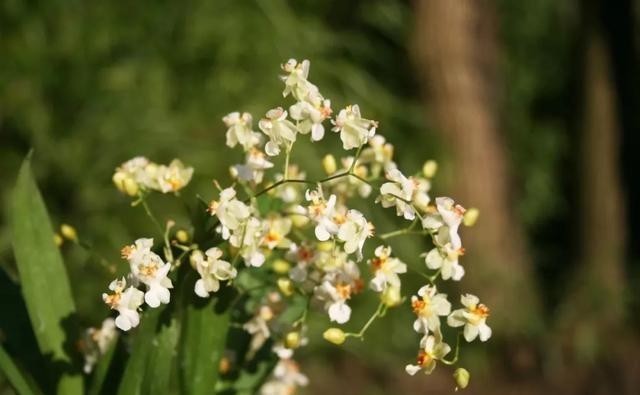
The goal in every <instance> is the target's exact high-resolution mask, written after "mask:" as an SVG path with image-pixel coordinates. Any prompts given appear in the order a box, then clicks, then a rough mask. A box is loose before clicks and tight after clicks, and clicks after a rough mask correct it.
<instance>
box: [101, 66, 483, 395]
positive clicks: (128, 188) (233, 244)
mask: <svg viewBox="0 0 640 395" xmlns="http://www.w3.org/2000/svg"><path fill="white" fill-rule="evenodd" d="M309 67H310V65H309V61H307V60H304V61H302V62H298V61H296V60H294V59H291V60H289V61H287V62H286V63H285V64H283V65H282V70H283V71H284V73H285V74H284V75H283V76H282V77H281V79H282V81H283V82H284V85H285V88H284V91H283V96H284V97H288V96H291V97H292V98H293V99H294V100H295V102H294V103H293V104H292V105H290V106H289V107H288V110H285V109H284V108H282V107H276V108H274V109H271V110H269V111H267V112H266V114H265V116H264V117H263V118H262V119H261V120H260V121H259V122H258V129H259V132H258V131H255V130H254V127H253V116H252V115H251V114H249V113H247V112H232V113H230V114H228V115H226V116H225V117H224V118H223V119H222V120H223V122H224V124H225V125H226V128H227V131H226V144H227V146H229V147H230V148H234V147H239V148H241V149H242V153H243V158H244V162H243V163H240V164H237V165H233V166H232V167H231V168H230V175H231V177H232V179H233V184H232V185H231V186H228V187H226V188H222V187H220V184H219V183H218V182H217V181H215V182H214V184H215V186H216V187H217V188H218V191H217V194H216V197H215V198H214V199H213V200H211V201H210V203H209V205H208V209H207V212H208V214H209V215H210V216H211V217H213V218H214V221H215V223H216V225H215V231H216V232H217V233H218V236H215V237H214V236H213V235H212V237H211V241H214V240H221V241H220V242H219V244H218V245H216V246H214V247H211V248H209V249H207V250H205V251H202V250H200V249H199V248H198V246H197V245H192V246H182V250H183V252H184V254H182V255H181V256H180V257H178V259H173V255H172V247H175V246H176V244H173V245H170V243H168V242H167V237H166V234H165V248H164V255H165V256H164V260H163V258H161V257H160V255H158V254H156V253H154V252H153V251H152V250H151V249H152V246H153V241H152V239H144V238H143V239H139V240H137V241H136V242H135V243H134V244H133V245H131V246H128V247H125V248H124V249H123V251H122V256H123V258H124V259H126V260H127V261H128V263H129V265H130V269H131V270H130V274H129V276H128V278H127V279H125V278H122V279H119V280H115V281H114V282H113V283H111V285H110V287H109V288H110V289H111V291H112V292H113V293H112V294H104V295H103V299H104V301H105V303H107V304H108V305H109V306H110V307H111V308H112V309H114V310H116V311H118V313H119V315H118V316H117V318H116V319H115V326H117V327H118V328H120V329H122V330H125V331H126V330H129V329H131V328H133V327H135V326H136V325H138V323H139V321H140V316H139V312H140V308H141V306H142V305H143V303H146V304H147V305H148V306H149V307H150V308H155V307H158V306H160V305H161V304H166V303H169V302H170V299H171V289H172V287H173V283H172V280H171V273H173V270H172V269H173V268H175V267H177V266H178V265H180V260H181V259H182V257H183V256H188V257H189V260H190V262H191V266H192V267H193V269H194V270H195V271H196V272H197V275H198V276H199V279H198V280H197V281H196V283H195V287H194V289H193V292H194V293H195V294H196V295H197V296H198V297H201V298H209V297H215V294H216V293H218V292H220V291H221V288H222V286H223V285H224V286H235V285H236V283H238V282H239V280H240V277H241V276H242V275H245V274H246V275H247V276H249V277H251V276H253V278H254V279H259V281H261V282H262V285H261V288H262V289H265V290H266V292H262V293H260V294H259V296H256V297H255V298H254V299H255V300H254V301H253V305H252V306H253V307H252V308H251V311H250V312H249V318H247V319H246V320H245V321H244V322H240V323H238V324H239V325H238V326H239V327H241V328H243V329H244V330H245V331H246V332H247V333H248V334H249V335H250V337H251V344H250V346H249V354H250V355H254V354H255V353H256V352H257V351H258V350H259V349H261V348H262V347H264V346H265V344H267V341H269V342H270V343H269V344H271V347H272V350H273V352H274V353H275V354H276V355H277V356H278V358H279V359H280V362H279V363H278V364H277V366H276V368H275V371H274V372H273V374H272V375H271V377H270V378H269V379H268V380H267V381H266V382H265V383H264V385H263V387H262V388H261V393H263V394H280V393H292V392H293V391H294V390H295V388H296V387H298V386H303V385H306V383H307V378H306V376H304V375H303V374H301V373H300V372H299V368H298V365H297V364H296V363H295V362H294V361H293V359H292V358H293V354H294V351H295V350H297V349H298V348H299V347H300V346H303V345H304V344H306V342H307V339H306V337H305V336H304V335H303V334H304V332H305V330H306V319H307V317H308V314H309V312H311V311H312V310H314V309H316V308H317V310H320V311H321V312H322V314H326V316H327V318H328V321H329V322H333V323H335V324H336V325H344V324H347V323H348V322H349V321H350V320H351V315H352V314H351V313H352V307H351V304H350V302H351V300H352V299H353V298H354V297H356V296H357V295H359V294H363V293H365V291H366V289H367V288H368V289H369V290H370V292H372V294H373V295H376V297H377V298H378V299H379V306H378V308H377V309H376V311H375V312H374V313H373V315H372V316H371V318H370V319H369V320H368V321H367V322H366V323H365V324H364V326H363V327H362V328H361V329H360V330H359V331H357V332H345V331H344V330H342V329H340V328H339V327H331V328H329V329H327V330H326V331H325V333H324V337H325V339H327V340H328V341H330V342H332V343H334V344H342V343H344V342H345V341H346V340H347V339H348V338H350V337H357V338H362V337H363V336H364V334H365V332H366V331H367V329H368V328H369V326H370V325H371V324H372V323H373V322H374V321H375V320H376V319H378V318H381V317H382V316H384V315H385V312H386V310H387V309H389V308H395V307H398V306H401V305H403V302H404V301H405V299H406V298H404V297H403V289H402V279H401V278H402V276H403V275H406V273H407V272H408V271H409V269H411V270H412V271H414V272H416V273H418V274H419V275H421V276H422V277H424V278H426V279H427V280H428V284H425V285H424V286H422V287H421V288H420V289H419V290H418V291H417V295H414V296H412V297H411V308H412V309H413V311H414V313H415V314H416V320H415V322H414V323H413V329H414V330H415V331H416V332H418V333H419V334H421V335H422V338H421V340H420V342H419V353H418V359H417V363H416V364H411V365H407V367H406V371H407V372H408V373H409V374H412V375H413V374H415V373H416V372H417V371H419V370H423V371H424V372H426V373H431V372H432V371H433V369H434V368H435V366H436V362H437V361H441V362H443V363H445V364H447V365H454V364H456V363H457V359H458V354H459V347H460V344H459V343H460V342H459V338H460V337H464V339H466V340H467V341H468V342H471V341H473V340H474V339H476V338H479V339H480V340H481V341H486V340H488V339H489V337H490V336H491V329H490V328H489V327H488V326H487V324H486V319H487V317H488V315H489V309H488V308H487V307H486V306H484V305H483V304H481V303H479V300H478V298H477V297H475V296H473V295H468V294H467V295H463V296H462V297H461V302H462V305H463V307H462V308H461V309H458V310H455V311H453V312H452V311H451V310H452V306H451V303H450V302H449V300H448V299H447V295H445V294H442V293H439V292H438V290H437V288H436V282H438V281H447V280H452V281H460V280H461V279H462V277H463V276H464V274H465V270H464V268H463V266H462V265H461V264H460V262H459V258H460V257H461V256H462V255H463V254H464V248H463V247H462V241H461V238H460V235H459V228H460V226H461V225H462V224H466V225H471V224H472V223H473V222H475V220H476V219H477V214H478V213H477V210H473V209H471V210H469V211H467V210H465V209H464V208H463V207H462V206H461V205H459V204H456V203H455V202H454V201H453V200H452V199H451V198H448V197H436V198H435V199H433V200H432V198H431V196H430V192H431V183H432V178H433V177H434V175H435V173H436V170H437V164H436V163H435V162H434V161H427V162H426V163H425V165H424V166H423V169H422V172H418V173H416V174H415V175H411V176H407V175H405V174H403V173H402V171H401V170H400V169H399V168H398V166H397V165H396V163H395V162H394V159H393V154H394V148H393V146H392V145H391V144H390V143H389V142H387V140H386V139H385V138H384V137H383V136H381V135H380V134H377V131H378V127H379V124H378V122H376V121H373V120H370V119H367V118H364V117H363V116H362V113H361V110H360V107H359V106H358V105H355V104H354V105H349V106H347V107H346V108H344V109H341V110H340V111H337V115H336V116H335V117H333V118H332V114H333V110H332V109H331V102H330V100H328V99H326V98H325V97H324V96H323V95H322V94H321V93H320V91H319V89H318V87H317V86H316V85H314V84H313V83H311V82H310V81H309V80H308V77H309ZM328 123H330V124H331V125H333V126H332V130H333V131H334V132H336V133H339V135H340V140H341V142H342V146H343V148H344V149H345V150H347V151H349V150H355V153H352V154H351V155H346V156H345V157H343V158H340V159H336V158H335V157H334V156H333V155H326V156H325V157H324V159H323V160H322V167H323V170H324V172H325V173H326V177H325V178H322V179H316V180H312V179H308V178H307V176H306V173H305V172H304V171H302V170H301V169H300V168H299V167H298V166H297V165H295V164H292V163H290V159H291V154H292V151H293V147H294V144H295V143H296V141H298V139H297V137H298V135H299V134H302V135H307V134H309V135H310V137H311V141H313V142H318V141H321V140H322V139H323V138H325V124H328ZM278 156H284V158H283V160H282V162H283V167H282V168H281V169H282V170H281V171H277V170H275V168H276V167H279V166H276V163H277V159H278V158H277V157H278ZM191 175H192V169H191V168H185V167H184V166H183V165H182V164H181V163H180V162H179V161H177V160H175V161H173V162H172V163H171V164H170V165H169V166H158V165H155V164H153V163H151V162H149V161H148V160H147V159H145V158H142V157H138V158H134V159H132V160H130V161H128V162H126V163H124V164H123V165H121V166H120V167H119V168H118V169H117V171H116V174H115V175H114V182H115V183H116V185H117V186H118V188H119V189H120V190H121V191H123V192H125V193H126V194H128V195H132V196H138V197H139V198H140V199H142V200H143V199H144V196H145V193H140V192H141V191H142V192H146V191H153V190H156V191H160V192H163V193H166V192H177V191H178V190H179V189H180V188H182V187H184V186H185V185H186V184H187V183H188V181H189V180H190V178H191ZM372 194H373V195H375V199H374V201H375V202H377V203H379V205H380V206H381V207H383V208H393V209H394V210H395V213H396V214H397V216H399V217H401V218H402V219H403V220H404V221H407V225H406V226H404V227H402V228H401V229H398V230H393V231H389V232H386V233H378V232H376V229H375V227H374V225H373V224H372V223H371V221H370V220H369V219H368V218H367V214H366V213H364V212H362V211H360V210H358V209H356V208H354V207H353V206H352V205H351V199H352V198H354V197H360V198H369V197H370V196H371V195H372ZM145 208H147V206H146V205H145ZM465 212H466V213H467V214H465ZM156 223H157V221H156ZM404 235H418V236H422V237H424V238H425V239H426V241H427V242H428V243H429V244H430V245H432V246H433V247H432V248H431V249H429V250H427V251H426V252H425V253H424V254H422V257H423V258H424V262H425V263H424V265H423V264H422V263H421V262H422V259H420V264H417V262H413V261H412V259H411V257H401V256H398V255H396V254H397V252H398V251H397V250H396V251H395V252H394V250H393V249H392V247H391V246H390V242H389V240H390V239H392V238H395V237H399V236H404ZM181 239H185V240H186V237H182V238H181ZM372 243H375V244H373V245H370V244H372ZM209 245H211V244H209ZM178 246H180V245H179V244H178ZM374 247H375V248H374ZM371 251H372V253H371ZM365 268H366V269H367V270H363V269H365ZM423 271H426V272H423ZM251 273H263V274H265V275H262V276H257V275H253V274H251ZM368 273H370V274H368ZM174 280H175V276H174ZM127 281H129V283H130V284H131V285H129V286H128V285H127V284H128V283H127ZM139 287H142V288H143V289H139ZM247 294H248V295H251V293H247ZM296 298H298V299H299V298H302V299H304V301H305V306H306V307H305V308H304V310H303V312H302V314H301V315H300V317H299V318H298V319H296V320H295V321H294V322H286V320H284V319H283V318H282V317H284V316H285V315H286V314H285V311H288V310H287V305H289V304H293V300H294V299H296ZM444 317H446V323H447V324H448V325H449V326H450V327H452V328H461V329H460V332H459V334H458V342H457V344H456V346H455V356H454V357H453V358H452V359H446V358H447V355H449V354H450V352H451V351H452V348H451V346H450V345H449V344H448V343H446V342H445V339H444V336H443V332H442V331H441V318H444ZM456 372H457V373H456V374H457V376H460V377H462V378H466V381H467V382H468V377H469V376H468V372H466V370H464V369H462V368H458V370H457V371H456ZM460 372H463V373H464V372H466V373H465V374H466V375H465V374H463V373H460ZM457 376H456V377H457ZM456 380H458V379H456ZM462 381H464V380H462V379H460V380H458V382H459V387H461V388H464V387H465V386H466V383H464V385H462V384H460V383H462Z"/></svg>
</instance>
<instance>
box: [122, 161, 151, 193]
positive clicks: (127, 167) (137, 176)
mask: <svg viewBox="0 0 640 395" xmlns="http://www.w3.org/2000/svg"><path fill="white" fill-rule="evenodd" d="M156 169H157V165H156V164H155V163H152V162H150V161H149V159H147V158H145V157H144V156H136V157H135V158H133V159H130V160H128V161H126V162H124V163H123V164H121V165H120V166H119V167H118V168H117V169H116V172H115V174H114V175H113V183H114V184H115V185H116V187H117V188H118V189H119V190H120V192H123V193H126V194H127V195H129V196H135V195H137V194H138V192H139V191H140V189H141V188H142V189H155V188H157V187H158V185H157V181H156V179H155V178H154V175H155V171H156Z"/></svg>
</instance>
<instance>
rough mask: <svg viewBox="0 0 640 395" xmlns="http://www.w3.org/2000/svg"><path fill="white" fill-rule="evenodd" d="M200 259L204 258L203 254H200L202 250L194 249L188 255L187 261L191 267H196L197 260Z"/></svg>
mask: <svg viewBox="0 0 640 395" xmlns="http://www.w3.org/2000/svg"><path fill="white" fill-rule="evenodd" d="M202 259H204V255H202V251H200V250H195V251H193V252H192V253H191V256H190V257H189V263H190V264H191V267H192V268H194V269H195V268H196V267H197V264H196V263H197V262H198V261H201V260H202Z"/></svg>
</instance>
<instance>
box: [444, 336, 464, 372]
mask: <svg viewBox="0 0 640 395" xmlns="http://www.w3.org/2000/svg"><path fill="white" fill-rule="evenodd" d="M461 337H462V332H458V337H457V339H456V351H455V353H454V354H453V359H451V360H446V359H444V358H442V359H441V360H440V362H442V363H443V364H445V365H454V364H455V363H457V362H458V356H459V355H460V338H461Z"/></svg>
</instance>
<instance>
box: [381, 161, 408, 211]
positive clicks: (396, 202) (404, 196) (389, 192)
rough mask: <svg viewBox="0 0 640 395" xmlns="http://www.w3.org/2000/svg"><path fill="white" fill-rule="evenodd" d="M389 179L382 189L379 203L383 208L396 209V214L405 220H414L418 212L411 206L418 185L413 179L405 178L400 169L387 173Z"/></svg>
mask: <svg viewBox="0 0 640 395" xmlns="http://www.w3.org/2000/svg"><path fill="white" fill-rule="evenodd" d="M387 179H388V180H389V181H391V182H385V183H384V184H382V186H381V187H380V197H379V198H378V201H380V203H381V204H382V207H385V208H387V207H393V206H395V207H396V213H397V214H398V215H401V216H403V217H404V218H405V219H408V220H413V219H414V218H415V217H416V212H415V210H414V208H413V205H412V204H411V201H412V200H413V194H414V192H415V191H416V184H415V183H414V182H413V180H412V179H411V178H408V177H405V176H404V174H402V173H401V172H400V170H398V169H392V170H390V171H389V172H387Z"/></svg>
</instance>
